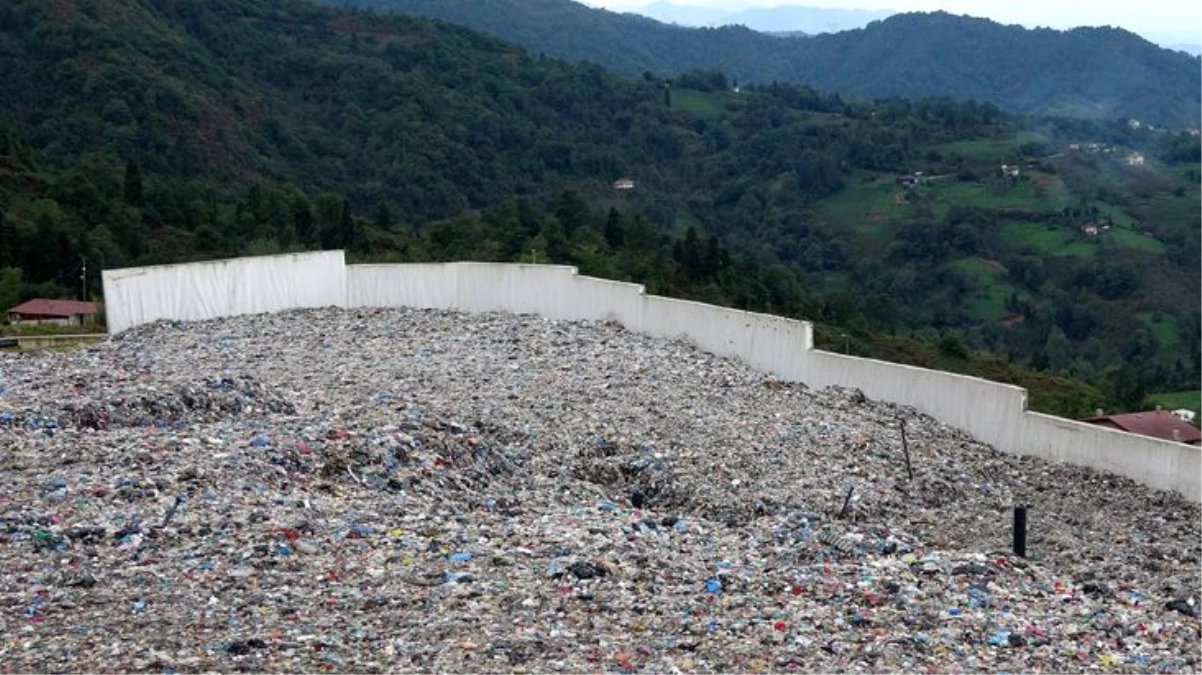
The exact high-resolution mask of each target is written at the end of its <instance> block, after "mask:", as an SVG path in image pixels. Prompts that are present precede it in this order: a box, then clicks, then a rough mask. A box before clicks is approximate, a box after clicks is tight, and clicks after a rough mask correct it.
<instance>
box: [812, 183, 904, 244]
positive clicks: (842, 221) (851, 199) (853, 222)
mask: <svg viewBox="0 0 1202 675" xmlns="http://www.w3.org/2000/svg"><path fill="white" fill-rule="evenodd" d="M899 191H900V190H899V188H898V187H897V184H896V183H895V182H894V180H893V177H891V176H890V177H887V178H881V179H880V180H875V181H871V182H862V181H857V182H855V183H849V184H848V186H847V187H846V188H844V189H843V191H841V192H839V193H838V194H836V195H834V196H833V197H830V198H827V199H824V200H822V201H821V202H819V203H818V204H815V206H814V208H815V212H816V214H817V216H818V219H819V220H820V221H821V222H824V223H826V224H829V225H835V226H839V227H850V228H852V230H853V231H855V232H856V233H857V234H860V235H863V236H869V237H884V236H888V234H889V230H888V224H889V222H890V221H892V220H902V219H904V218H905V216H906V207H905V206H904V205H899V204H897V203H896V202H895V201H894V198H895V195H897V194H898V192H899Z"/></svg>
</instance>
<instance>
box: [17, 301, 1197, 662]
mask: <svg viewBox="0 0 1202 675" xmlns="http://www.w3.org/2000/svg"><path fill="white" fill-rule="evenodd" d="M0 384H2V388H3V394H2V395H0V441H2V445H0V457H2V458H3V459H2V461H3V464H2V465H0V602H2V605H3V614H2V615H0V616H2V619H0V631H2V632H3V641H2V643H0V671H2V672H29V671H38V672H112V671H125V672H135V671H136V672H163V673H185V672H200V671H218V672H228V671H246V670H249V671H272V672H275V671H280V672H317V671H332V672H384V671H389V672H516V673H522V672H565V673H568V672H622V673H634V672H664V673H676V672H752V673H755V672H761V671H763V672H793V671H804V672H896V671H926V672H973V671H1011V672H1018V671H1022V672H1075V671H1091V672H1197V671H1198V670H1199V667H1200V658H1199V657H1200V651H1202V648H1200V646H1199V638H1200V635H1199V618H1198V604H1197V602H1198V598H1199V596H1200V593H1199V590H1200V581H1199V562H1200V559H1202V558H1200V553H1202V550H1200V549H1202V537H1200V523H1199V521H1200V512H1199V507H1198V506H1197V505H1196V504H1193V503H1190V502H1188V501H1186V500H1185V499H1183V498H1181V497H1179V496H1177V495H1175V494H1172V493H1166V492H1157V491H1153V490H1150V489H1148V488H1145V487H1142V486H1140V485H1137V484H1135V483H1133V482H1132V481H1130V480H1127V479H1125V478H1121V477H1117V476H1114V475H1108V474H1105V473H1100V472H1097V471H1093V470H1089V469H1083V468H1078V467H1072V466H1065V465H1057V464H1053V463H1049V462H1046V461H1042V460H1038V459H1034V458H1027V457H1018V456H1012V455H1006V454H1002V453H999V452H996V451H994V450H993V449H991V448H989V447H987V446H984V445H982V444H980V443H977V442H975V441H973V440H972V439H971V438H970V437H968V436H967V435H965V434H964V433H962V432H959V431H956V430H954V429H951V428H949V427H947V426H944V425H942V424H940V423H938V422H936V421H934V420H932V419H931V418H929V417H926V416H924V415H922V414H920V413H918V412H917V411H915V410H914V409H911V408H904V407H899V406H895V405H891V404H886V403H880V402H876V401H871V400H867V399H865V397H864V396H863V395H862V394H861V393H860V392H858V391H856V390H845V389H828V390H823V391H815V390H811V389H808V388H806V387H804V386H802V385H799V384H791V383H784V382H777V381H774V380H772V379H771V378H769V377H766V376H764V375H762V374H760V373H757V372H754V371H753V370H751V369H749V368H747V367H746V366H745V365H742V364H741V363H739V362H736V361H732V360H728V359H724V358H719V357H715V356H713V355H710V354H707V353H704V352H701V351H699V350H697V349H696V348H694V347H692V346H690V345H689V344H687V343H684V342H681V341H665V340H659V339H653V338H649V337H646V336H642V335H638V334H633V333H630V332H628V331H626V330H625V329H623V328H622V327H620V326H618V325H616V324H612V323H600V322H592V323H589V322H584V323H562V322H552V321H548V320H545V319H541V318H538V317H532V316H513V315H503V314H488V315H466V314H459V313H453V312H444V311H419V310H360V311H354V310H338V309H323V310H303V311H290V312H283V313H279V314H270V315H256V316H248V317H238V318H230V319H223V320H216V321H209V322H200V323H192V324H179V323H167V322H160V323H157V324H154V325H149V326H143V327H141V328H137V329H134V330H132V331H128V332H126V333H124V334H122V335H120V336H117V337H115V338H114V339H112V340H110V341H109V342H107V343H105V344H103V345H100V346H98V347H95V348H91V349H88V350H86V351H77V352H70V353H55V352H39V353H26V354H6V355H3V356H2V357H0ZM903 424H904V426H905V442H904V444H903V442H902V425H903ZM907 457H908V465H907ZM1019 504H1021V505H1028V506H1029V531H1028V540H1027V549H1028V555H1027V557H1018V556H1016V555H1014V554H1013V552H1012V550H1011V546H1012V534H1013V533H1012V509H1013V507H1014V506H1015V505H1019Z"/></svg>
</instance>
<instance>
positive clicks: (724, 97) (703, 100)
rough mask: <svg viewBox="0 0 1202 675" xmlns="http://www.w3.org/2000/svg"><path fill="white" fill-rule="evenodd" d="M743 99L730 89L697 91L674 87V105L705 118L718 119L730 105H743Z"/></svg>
mask: <svg viewBox="0 0 1202 675" xmlns="http://www.w3.org/2000/svg"><path fill="white" fill-rule="evenodd" d="M742 104H743V99H742V98H740V97H739V95H738V94H736V93H734V92H729V91H697V90H696V89H673V90H672V106H673V107H675V108H680V109H681V110H684V111H687V112H689V113H691V114H693V115H696V116H697V117H700V118H702V119H705V120H710V121H713V120H716V119H718V117H720V116H721V115H722V113H723V112H724V111H725V110H726V107H727V106H728V105H742Z"/></svg>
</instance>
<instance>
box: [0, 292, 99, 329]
mask: <svg viewBox="0 0 1202 675" xmlns="http://www.w3.org/2000/svg"><path fill="white" fill-rule="evenodd" d="M94 318H96V304H95V303H92V302H80V301H78V300H47V299H45V298H34V299H33V300H27V301H26V302H23V303H21V304H19V305H17V306H16V307H12V308H10V309H9V310H8V320H9V321H10V322H12V323H26V324H37V323H48V324H56V325H59V326H79V325H82V324H84V323H86V322H88V321H91V320H92V319H94Z"/></svg>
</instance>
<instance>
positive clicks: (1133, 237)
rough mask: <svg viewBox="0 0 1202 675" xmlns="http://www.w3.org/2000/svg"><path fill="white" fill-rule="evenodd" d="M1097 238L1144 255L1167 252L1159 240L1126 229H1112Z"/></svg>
mask: <svg viewBox="0 0 1202 675" xmlns="http://www.w3.org/2000/svg"><path fill="white" fill-rule="evenodd" d="M1099 236H1101V237H1104V238H1106V239H1109V240H1110V241H1112V242H1114V244H1115V245H1117V246H1121V247H1123V248H1130V249H1134V250H1136V251H1144V252H1145V253H1155V254H1157V255H1164V254H1165V253H1167V252H1168V249H1166V248H1165V246H1164V244H1162V243H1160V240H1158V239H1156V238H1154V237H1149V236H1147V235H1143V234H1140V233H1139V232H1135V231H1133V230H1129V229H1127V228H1122V227H1112V228H1110V229H1109V230H1107V231H1106V232H1103V233H1102V234H1101V235H1099Z"/></svg>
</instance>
